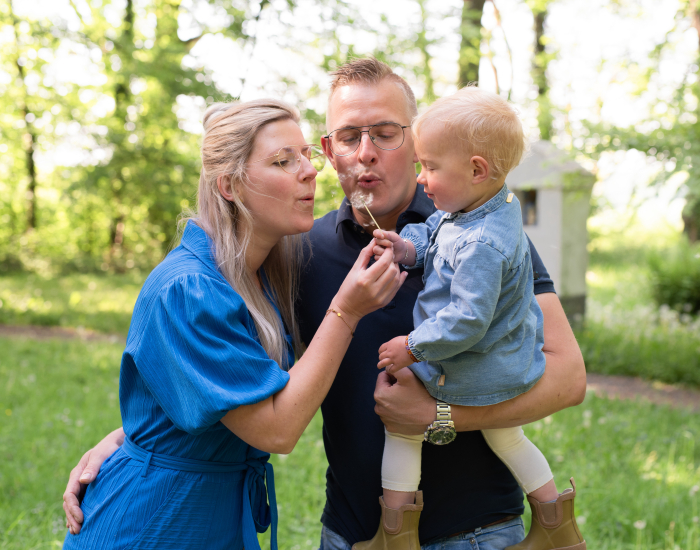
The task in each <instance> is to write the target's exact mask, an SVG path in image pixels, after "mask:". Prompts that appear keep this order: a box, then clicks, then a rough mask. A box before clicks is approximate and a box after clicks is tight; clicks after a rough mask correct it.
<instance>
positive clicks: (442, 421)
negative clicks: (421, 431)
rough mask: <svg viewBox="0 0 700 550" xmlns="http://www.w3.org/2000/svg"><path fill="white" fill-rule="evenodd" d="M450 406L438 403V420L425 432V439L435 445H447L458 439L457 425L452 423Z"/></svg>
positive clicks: (442, 402)
mask: <svg viewBox="0 0 700 550" xmlns="http://www.w3.org/2000/svg"><path fill="white" fill-rule="evenodd" d="M451 410H452V409H451V408H450V406H449V405H448V404H447V403H445V402H444V401H439V400H438V402H437V420H435V422H433V423H432V424H431V425H430V426H428V429H427V430H425V435H424V437H423V439H424V440H425V441H427V442H428V443H432V444H433V445H447V444H448V443H452V442H453V441H454V440H455V437H457V430H455V423H454V422H453V421H452V412H451Z"/></svg>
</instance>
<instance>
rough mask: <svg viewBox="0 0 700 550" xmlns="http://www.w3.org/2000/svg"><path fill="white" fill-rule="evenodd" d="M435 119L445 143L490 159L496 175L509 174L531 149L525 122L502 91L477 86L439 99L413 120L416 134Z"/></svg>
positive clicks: (496, 176)
mask: <svg viewBox="0 0 700 550" xmlns="http://www.w3.org/2000/svg"><path fill="white" fill-rule="evenodd" d="M435 122H437V123H439V124H441V125H443V128H444V132H445V136H444V137H445V143H453V144H456V145H457V146H458V147H459V148H460V149H461V151H462V152H464V154H466V155H470V156H474V155H477V156H480V157H483V158H484V159H486V161H487V162H488V163H489V167H490V168H491V173H492V177H493V178H494V179H500V178H503V177H505V176H506V175H507V174H508V173H509V172H510V171H511V170H513V168H515V167H516V166H517V165H518V164H520V160H521V159H522V157H523V154H524V153H525V150H526V148H527V146H526V141H525V134H524V132H523V125H522V123H521V122H520V118H519V116H518V112H517V111H516V110H515V108H514V107H513V106H512V105H511V104H510V103H508V102H507V101H506V100H505V99H503V98H502V97H501V96H499V95H498V94H495V93H492V92H487V91H486V90H482V89H481V88H477V87H475V86H467V87H465V88H462V89H461V90H459V91H458V92H456V93H455V94H453V95H451V96H447V97H443V98H441V99H438V100H437V101H436V102H435V103H433V104H432V105H431V106H430V107H428V109H427V110H426V111H425V112H423V113H421V114H420V116H418V117H416V118H415V119H414V121H413V132H414V136H416V137H417V138H418V139H420V137H419V134H420V129H421V127H422V126H424V125H426V124H434V123H435Z"/></svg>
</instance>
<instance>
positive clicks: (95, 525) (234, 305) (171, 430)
mask: <svg viewBox="0 0 700 550" xmlns="http://www.w3.org/2000/svg"><path fill="white" fill-rule="evenodd" d="M290 340H291V339H290V338H289V337H288V338H287V341H288V343H290ZM293 360H294V356H293V352H292V348H291V343H290V345H289V365H291V364H292V363H293ZM288 380H289V374H288V373H287V372H285V371H284V370H283V369H282V368H280V366H279V365H278V364H277V363H275V362H274V361H273V360H271V359H270V358H269V357H268V355H267V354H266V353H265V350H264V349H263V348H262V346H261V345H260V342H259V340H258V337H257V331H256V329H255V325H254V323H253V320H252V318H251V316H250V314H249V313H248V310H247V308H246V306H245V303H244V302H243V299H242V298H241V297H240V296H239V295H238V294H237V293H236V292H235V291H234V290H233V289H232V288H231V286H230V285H229V283H228V282H227V281H226V280H225V279H224V277H223V276H222V275H221V273H220V272H219V271H218V270H217V268H216V263H215V261H214V257H213V253H212V242H211V240H210V239H209V237H208V236H207V234H206V233H205V232H204V231H203V230H202V229H201V228H199V227H198V226H197V225H196V224H194V223H192V222H189V224H188V225H187V227H186V228H185V232H184V235H183V237H182V241H181V244H180V246H178V247H177V248H176V249H175V250H173V251H172V252H171V253H170V254H168V256H167V257H166V258H165V260H164V261H163V262H162V263H161V264H160V265H159V266H158V267H156V269H155V270H154V271H153V272H152V273H151V274H150V275H149V277H148V279H147V280H146V283H145V284H144V286H143V289H142V290H141V293H140V295H139V298H138V300H137V302H136V306H135V308H134V313H133V317H132V320H131V327H130V329H129V335H128V338H127V344H126V349H125V350H124V354H123V356H122V364H121V374H120V382H119V399H120V406H121V414H122V422H123V426H124V432H125V433H126V435H127V442H126V443H125V445H124V446H122V447H121V448H120V449H119V450H118V451H116V452H115V453H114V454H113V455H112V456H111V457H109V458H108V459H107V460H106V461H105V463H104V464H103V466H102V469H101V470H100V473H99V475H98V476H97V478H96V479H95V481H93V482H92V483H91V484H90V485H89V486H88V490H87V493H86V495H85V499H84V500H83V503H82V510H83V513H84V515H85V521H84V523H83V527H82V530H81V532H80V534H79V535H70V534H68V535H67V536H66V540H65V542H64V546H63V548H64V549H73V548H85V549H91V550H96V549H110V550H112V549H134V550H136V549H146V548H148V549H156V548H157V549H159V550H167V549H171V548H172V549H178V550H184V549H187V550H190V549H192V550H194V549H202V550H216V549H227V550H240V549H242V548H243V547H244V546H245V548H246V549H247V550H254V549H256V548H259V545H258V542H257V537H256V534H255V533H256V531H257V532H263V531H264V530H265V529H266V528H267V526H268V525H269V524H270V523H271V521H272V523H273V546H276V544H275V543H274V542H275V541H274V528H275V523H276V521H275V520H276V512H277V511H276V503H275V500H274V482H273V479H272V467H271V466H270V465H269V464H267V459H268V458H269V454H268V453H264V452H262V451H259V450H257V449H255V448H253V447H251V446H250V445H248V444H247V443H245V442H244V441H242V440H241V439H240V438H238V437H237V436H236V435H234V434H233V433H232V432H231V431H229V430H228V429H227V428H226V427H225V426H224V425H223V424H222V423H221V422H219V421H220V420H221V418H223V416H224V415H225V414H226V413H227V412H228V411H230V410H233V409H235V408H237V407H238V406H240V405H249V404H253V403H257V402H260V401H263V400H264V399H266V398H268V397H269V396H270V395H272V394H274V393H276V392H278V391H280V390H281V389H282V388H283V387H284V386H285V385H286V384H287V381H288ZM265 478H267V488H268V494H269V497H270V507H268V504H267V496H268V494H266V491H265Z"/></svg>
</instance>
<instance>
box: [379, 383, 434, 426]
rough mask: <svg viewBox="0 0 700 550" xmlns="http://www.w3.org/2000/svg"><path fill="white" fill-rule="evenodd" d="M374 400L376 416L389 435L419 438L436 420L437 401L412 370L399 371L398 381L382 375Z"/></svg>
mask: <svg viewBox="0 0 700 550" xmlns="http://www.w3.org/2000/svg"><path fill="white" fill-rule="evenodd" d="M374 400H375V401H376V403H377V404H376V405H375V406H374V412H375V413H377V414H378V415H379V417H380V418H381V419H382V422H384V425H385V426H386V428H387V430H389V431H390V432H396V433H400V434H404V435H420V434H422V433H425V430H426V428H427V427H428V426H429V425H430V424H432V422H433V421H434V420H435V418H436V416H437V408H436V406H435V398H434V397H431V395H430V394H429V393H428V391H427V390H426V389H425V386H424V385H423V383H422V382H421V381H420V380H419V379H418V378H416V375H415V374H413V372H412V371H411V369H403V370H400V371H399V372H397V373H396V377H393V376H391V375H390V374H388V373H387V372H386V371H383V372H380V373H379V376H378V377H377V385H376V386H375V388H374Z"/></svg>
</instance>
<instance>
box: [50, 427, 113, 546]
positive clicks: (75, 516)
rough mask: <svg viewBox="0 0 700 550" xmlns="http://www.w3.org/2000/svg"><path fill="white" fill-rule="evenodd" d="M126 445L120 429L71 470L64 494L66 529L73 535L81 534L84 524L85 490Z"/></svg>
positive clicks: (84, 456) (89, 452) (86, 454)
mask: <svg viewBox="0 0 700 550" xmlns="http://www.w3.org/2000/svg"><path fill="white" fill-rule="evenodd" d="M122 443H124V430H123V429H122V428H119V429H117V430H114V431H113V432H112V433H111V434H109V435H108V436H107V437H105V438H104V439H103V440H102V441H100V442H99V443H98V444H97V445H95V447H94V448H92V449H90V450H89V451H88V452H87V453H85V454H84V455H83V457H82V458H81V459H80V462H78V464H77V466H76V467H75V468H73V470H71V473H70V477H69V478H68V485H66V492H65V493H63V511H64V512H65V514H66V527H68V529H69V530H70V533H71V535H77V534H78V533H80V528H81V526H82V523H83V519H84V518H83V511H82V510H81V509H80V503H81V502H82V500H83V496H85V489H86V488H87V486H88V484H90V483H91V482H92V481H94V479H95V478H96V477H97V474H98V472H99V471H100V467H101V466H102V463H103V462H104V461H105V460H107V458H109V457H110V456H111V455H112V453H114V452H115V451H116V450H117V449H118V448H119V447H120V446H121V445H122Z"/></svg>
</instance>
